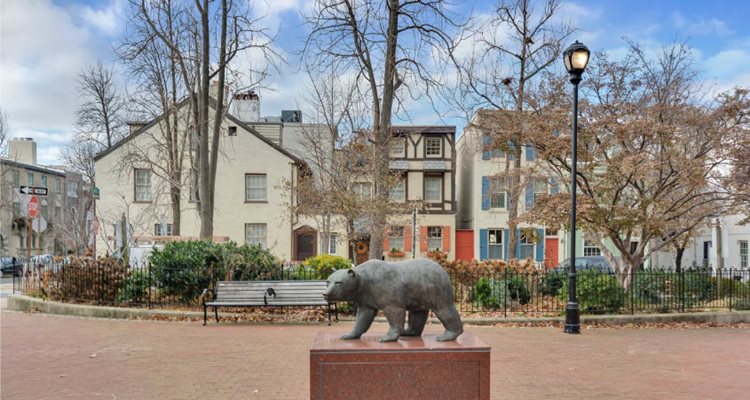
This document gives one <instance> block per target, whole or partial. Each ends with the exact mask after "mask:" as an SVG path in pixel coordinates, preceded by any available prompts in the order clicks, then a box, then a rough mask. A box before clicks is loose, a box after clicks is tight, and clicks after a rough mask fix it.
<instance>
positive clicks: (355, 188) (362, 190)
mask: <svg viewBox="0 0 750 400" xmlns="http://www.w3.org/2000/svg"><path fill="white" fill-rule="evenodd" d="M352 192H354V194H356V195H357V196H361V197H370V195H371V194H372V185H371V184H370V183H368V182H357V183H355V184H353V185H352Z"/></svg>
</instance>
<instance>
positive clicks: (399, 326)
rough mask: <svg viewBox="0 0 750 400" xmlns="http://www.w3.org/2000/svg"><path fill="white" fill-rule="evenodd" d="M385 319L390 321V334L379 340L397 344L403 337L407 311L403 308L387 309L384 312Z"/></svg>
mask: <svg viewBox="0 0 750 400" xmlns="http://www.w3.org/2000/svg"><path fill="white" fill-rule="evenodd" d="M383 314H385V319H386V320H388V325H389V326H390V329H388V333H386V334H385V336H381V337H379V338H378V340H379V341H381V342H395V341H396V340H398V338H399V337H400V336H401V333H402V332H403V330H404V320H405V319H406V310H405V309H403V308H401V307H386V308H385V309H384V310H383Z"/></svg>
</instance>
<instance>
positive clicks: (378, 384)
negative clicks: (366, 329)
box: [310, 332, 490, 400]
mask: <svg viewBox="0 0 750 400" xmlns="http://www.w3.org/2000/svg"><path fill="white" fill-rule="evenodd" d="M339 336H341V334H332V333H319V334H318V336H317V337H316V338H315V342H314V344H313V346H312V348H311V349H310V399H312V400H324V399H325V400H339V399H341V400H350V399H357V400H376V399H377V400H380V399H382V400H386V399H388V400H390V399H405V400H406V399H434V400H448V399H455V400H474V399H476V400H489V398H490V347H489V346H488V345H487V344H485V343H484V342H482V341H481V340H479V339H478V338H477V337H476V336H474V335H472V334H470V333H467V332H465V333H464V334H462V335H461V336H460V337H459V338H458V340H457V341H455V342H437V341H436V340H435V338H436V337H437V334H433V333H427V334H425V335H423V336H422V337H420V338H401V339H399V340H398V342H391V343H380V342H378V341H377V337H378V335H376V334H372V335H365V336H363V337H362V339H360V340H341V339H339Z"/></svg>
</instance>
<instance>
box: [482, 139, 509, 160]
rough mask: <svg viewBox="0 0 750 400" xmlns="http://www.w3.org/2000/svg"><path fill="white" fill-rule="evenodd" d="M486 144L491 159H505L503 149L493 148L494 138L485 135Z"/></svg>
mask: <svg viewBox="0 0 750 400" xmlns="http://www.w3.org/2000/svg"><path fill="white" fill-rule="evenodd" d="M484 143H485V150H486V151H487V152H489V153H490V158H504V157H505V151H503V149H499V148H496V147H495V148H493V147H492V146H493V143H492V138H490V137H489V136H487V135H485V138H484Z"/></svg>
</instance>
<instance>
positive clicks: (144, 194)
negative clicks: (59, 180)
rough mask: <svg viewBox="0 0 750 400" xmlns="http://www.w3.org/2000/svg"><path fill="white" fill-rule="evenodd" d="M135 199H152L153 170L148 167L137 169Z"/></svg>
mask: <svg viewBox="0 0 750 400" xmlns="http://www.w3.org/2000/svg"><path fill="white" fill-rule="evenodd" d="M71 183H75V182H69V183H68V195H70V184H71ZM134 183H135V201H136V202H149V201H151V171H149V170H147V169H136V170H135V182H134Z"/></svg>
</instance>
